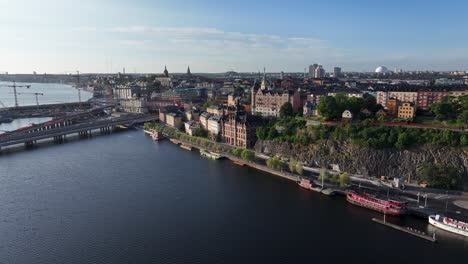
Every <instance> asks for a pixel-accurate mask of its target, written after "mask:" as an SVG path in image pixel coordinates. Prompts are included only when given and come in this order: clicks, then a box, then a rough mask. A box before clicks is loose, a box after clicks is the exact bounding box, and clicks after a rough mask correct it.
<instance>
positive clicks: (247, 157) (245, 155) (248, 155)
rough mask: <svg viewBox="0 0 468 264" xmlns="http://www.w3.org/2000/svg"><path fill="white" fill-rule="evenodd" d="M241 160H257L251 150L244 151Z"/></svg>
mask: <svg viewBox="0 0 468 264" xmlns="http://www.w3.org/2000/svg"><path fill="white" fill-rule="evenodd" d="M241 158H242V159H243V160H248V161H252V160H253V159H254V158H255V153H254V152H253V151H251V150H248V149H244V150H243V151H242V153H241Z"/></svg>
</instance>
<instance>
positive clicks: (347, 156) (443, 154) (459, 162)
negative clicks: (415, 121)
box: [255, 140, 468, 190]
mask: <svg viewBox="0 0 468 264" xmlns="http://www.w3.org/2000/svg"><path fill="white" fill-rule="evenodd" d="M255 150H256V151H257V152H262V153H264V154H266V155H269V156H272V155H274V154H279V155H281V156H283V157H287V158H294V159H296V160H300V161H302V162H307V163H312V164H315V165H316V166H320V167H322V166H326V167H329V166H330V165H331V164H336V165H338V166H339V169H340V170H341V171H346V172H349V173H353V174H361V175H366V176H373V177H380V176H383V175H384V176H388V177H401V176H403V177H405V178H414V177H415V175H416V169H417V168H418V167H419V166H421V165H422V164H423V163H427V162H428V163H441V164H446V165H449V166H452V167H454V168H456V169H457V170H458V171H459V172H460V174H461V175H462V176H463V179H464V189H465V190H468V149H466V148H465V149H461V148H450V147H443V146H434V145H424V146H419V147H415V148H412V149H408V150H398V149H373V148H365V147H359V146H355V145H352V144H350V143H342V142H335V141H323V142H320V143H315V144H310V145H307V146H301V145H295V144H290V143H286V142H278V141H262V140H260V141H258V142H257V143H256V145H255Z"/></svg>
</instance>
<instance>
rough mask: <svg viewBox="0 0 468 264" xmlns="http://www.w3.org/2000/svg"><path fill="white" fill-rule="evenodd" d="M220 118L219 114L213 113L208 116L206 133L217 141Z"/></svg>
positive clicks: (219, 130) (219, 131)
mask: <svg viewBox="0 0 468 264" xmlns="http://www.w3.org/2000/svg"><path fill="white" fill-rule="evenodd" d="M221 119H222V116H220V115H213V116H211V117H210V118H208V133H209V136H210V138H211V139H213V140H215V141H217V140H218V139H219V135H220V133H221Z"/></svg>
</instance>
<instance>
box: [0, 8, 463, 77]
mask: <svg viewBox="0 0 468 264" xmlns="http://www.w3.org/2000/svg"><path fill="white" fill-rule="evenodd" d="M466 10H468V1H466V0H446V1H434V0H425V1H422V0H404V1H403V0H392V1H375V0H374V1H368V0H353V1H350V0H332V1H326V0H320V1H316V0H289V1H284V0H283V1H278V0H269V1H266V0H253V1H252V0H237V1H221V0H217V1H215V0H185V1H182V0H131V1H130V0H126V1H121V0H113V1H111V0H94V1H93V0H81V1H71V0H41V1H36V0H0V73H1V72H9V73H32V72H33V71H36V72H38V73H44V72H46V73H72V72H76V71H77V70H79V71H80V72H96V73H97V72H103V73H105V72H121V71H123V68H124V67H125V69H126V72H131V73H133V72H139V73H153V72H155V73H160V72H162V71H163V69H164V66H165V65H167V67H168V70H169V72H185V71H186V69H187V66H188V65H190V68H191V70H192V72H225V71H230V70H234V71H238V72H257V71H260V70H263V68H264V67H266V68H267V71H270V72H279V71H285V72H302V71H304V68H306V67H307V66H308V65H310V64H313V63H318V64H322V65H323V66H324V67H325V69H326V70H327V71H332V69H333V67H335V66H339V67H341V68H343V71H373V70H374V69H375V68H377V67H378V66H380V65H384V66H386V67H388V68H389V69H395V68H402V69H403V70H441V71H445V70H468V34H467V29H468V15H467V13H466Z"/></svg>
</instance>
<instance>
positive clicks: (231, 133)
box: [221, 114, 263, 148]
mask: <svg viewBox="0 0 468 264" xmlns="http://www.w3.org/2000/svg"><path fill="white" fill-rule="evenodd" d="M261 125H263V119H262V118H260V117H258V116H252V115H247V114H244V115H239V114H233V115H229V116H228V117H226V118H224V119H223V120H222V121H221V138H222V141H223V142H225V143H228V144H230V145H233V146H236V147H241V148H251V147H253V146H254V145H255V142H256V141H257V135H256V131H257V128H258V127H260V126H261Z"/></svg>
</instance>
